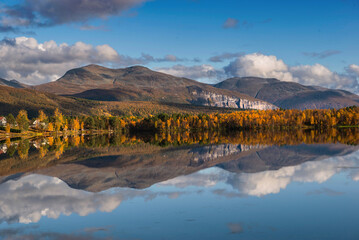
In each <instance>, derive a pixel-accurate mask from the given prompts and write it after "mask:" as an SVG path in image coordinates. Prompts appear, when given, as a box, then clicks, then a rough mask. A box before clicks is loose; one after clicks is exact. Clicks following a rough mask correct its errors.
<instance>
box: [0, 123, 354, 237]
mask: <svg viewBox="0 0 359 240" xmlns="http://www.w3.org/2000/svg"><path fill="white" fill-rule="evenodd" d="M357 131H358V130H357V129H342V130H334V131H332V132H330V133H328V132H326V133H318V132H313V131H306V132H295V133H294V132H279V133H277V134H276V133H274V132H269V133H268V132H267V133H263V132H252V133H246V132H242V133H237V134H234V135H229V136H228V135H227V136H226V135H220V134H213V133H212V134H211V133H202V135H201V136H198V135H188V136H182V135H180V134H178V135H176V136H159V135H156V136H153V137H152V136H148V135H147V136H143V137H139V136H131V137H126V136H116V135H106V136H104V135H101V136H75V137H74V136H72V137H71V136H69V137H58V138H40V139H15V140H12V141H10V140H9V139H6V140H5V141H3V142H2V143H0V149H2V152H3V154H0V167H1V170H0V174H1V178H0V193H1V194H0V203H1V204H0V220H1V222H5V223H7V224H10V225H11V224H17V223H22V224H24V223H26V224H29V223H38V222H40V220H41V219H43V218H44V217H46V218H50V219H60V218H61V216H70V215H72V214H77V215H79V216H82V217H85V216H90V215H91V214H96V213H98V212H103V213H112V212H115V210H116V209H117V208H119V209H121V206H120V205H122V203H124V202H131V201H135V200H134V199H143V200H145V201H149V200H151V201H155V199H163V198H166V199H168V200H167V201H173V200H174V199H177V198H179V197H181V196H189V195H191V194H197V195H198V194H199V195H200V194H202V193H203V192H205V194H211V196H217V197H221V198H225V199H233V198H248V197H256V198H257V197H264V196H267V195H270V194H279V193H280V192H281V191H282V190H284V189H286V188H287V187H288V186H289V185H290V184H293V183H313V184H314V183H325V182H326V181H328V180H329V179H331V178H332V177H333V176H335V175H337V174H344V175H345V176H346V177H347V179H349V180H350V181H358V180H359V152H358V150H359V145H357V144H358V143H359V142H358V138H359V137H358V136H359V135H358V132H357ZM283 142H286V143H287V144H285V145H284V144H283ZM83 190H84V191H83ZM313 194H324V195H328V196H337V195H341V194H344V193H343V192H341V191H337V190H333V189H330V188H320V189H316V190H312V191H309V192H308V196H310V195H313ZM136 201H137V200H136ZM263 201H264V199H263ZM236 224H237V223H229V225H228V227H229V229H230V230H231V231H232V230H233V231H234V230H236V229H237V230H238V229H241V231H242V230H243V229H242V225H236ZM1 234H2V233H1V230H0V237H1ZM10 239H11V238H10ZM18 239H21V238H18ZM44 239H48V238H44ZM50 239H51V238H50ZM115 239H117V238H115Z"/></svg>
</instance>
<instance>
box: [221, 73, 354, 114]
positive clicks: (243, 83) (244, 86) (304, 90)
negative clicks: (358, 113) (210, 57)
mask: <svg viewBox="0 0 359 240" xmlns="http://www.w3.org/2000/svg"><path fill="white" fill-rule="evenodd" d="M214 87H217V88H220V89H228V90H233V91H237V92H240V93H243V94H248V95H249V96H252V97H255V98H258V99H262V100H264V101H267V102H269V103H272V104H274V105H276V106H278V107H281V108H286V109H292V108H295V109H314V108H317V109H326V108H342V107H347V106H353V105H357V106H359V96H358V95H355V94H353V93H350V92H348V91H344V90H335V89H327V88H321V87H316V86H304V85H301V84H298V83H294V82H283V81H279V80H277V79H273V78H268V79H266V78H256V77H243V78H230V79H227V80H225V81H223V82H220V83H218V84H215V85H214Z"/></svg>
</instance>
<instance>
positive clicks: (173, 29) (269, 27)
mask: <svg viewBox="0 0 359 240" xmlns="http://www.w3.org/2000/svg"><path fill="white" fill-rule="evenodd" d="M38 2H40V1H39V0H11V1H9V0H5V1H3V4H2V6H1V7H2V8H3V9H4V10H9V9H11V10H14V9H16V11H17V14H11V12H10V13H8V12H7V11H2V13H0V16H1V17H2V18H1V19H2V21H1V23H2V26H3V27H4V26H7V27H11V28H12V29H13V30H10V31H9V30H5V31H2V32H0V35H1V36H0V37H1V38H2V39H4V38H10V39H12V38H17V37H27V38H34V39H36V41H37V42H38V44H41V43H44V42H46V41H50V40H53V41H55V42H56V43H57V44H58V45H60V44H62V43H67V44H68V45H70V46H71V45H73V44H75V43H76V42H79V41H80V42H83V43H86V44H91V45H92V46H93V47H96V46H98V45H104V44H106V45H109V46H110V47H111V48H112V49H114V50H115V51H116V52H117V53H118V54H119V55H121V56H122V59H123V56H126V57H130V58H137V60H138V58H140V57H141V54H149V55H151V56H152V57H154V58H158V59H160V58H164V56H166V55H174V56H176V59H177V60H176V61H173V59H172V61H165V60H164V59H162V60H161V61H137V62H135V63H136V64H142V65H146V66H148V67H150V68H152V69H157V70H162V71H167V72H169V73H174V71H171V70H172V67H173V66H176V65H180V66H182V67H192V66H201V65H209V66H211V67H213V69H212V70H213V72H212V73H211V75H210V76H209V77H208V76H207V75H205V74H204V75H203V76H200V77H198V76H197V78H198V79H202V80H204V81H219V80H223V79H224V78H226V77H230V75H228V72H225V71H224V70H223V67H226V66H228V65H229V64H230V63H231V62H233V61H235V60H236V58H227V59H223V61H222V62H211V61H209V58H210V57H213V56H215V55H221V54H223V53H231V54H234V53H240V54H238V55H237V57H238V56H240V55H242V56H243V55H248V54H254V53H256V54H258V56H275V57H276V58H277V60H282V61H283V62H284V63H285V65H286V66H287V67H289V68H290V67H293V66H305V65H308V66H315V64H320V65H321V66H323V67H325V68H326V69H328V70H330V71H331V72H332V73H335V74H338V76H339V75H343V74H345V76H346V77H348V76H349V75H350V77H351V78H352V79H353V78H354V77H353V76H354V75H355V77H356V79H355V80H353V81H351V84H354V85H355V84H357V76H356V75H359V68H356V67H357V66H358V65H359V58H358V55H359V47H358V42H359V27H358V26H359V2H358V1H355V0H325V1H324V0H318V1H309V0H305V1H279V0H270V1H268V0H255V1H254V0H252V1H249V0H248V1H246V0H241V1H238V0H237V1H235V0H222V1H214V0H207V1H205V0H152V1H146V0H106V1H99V0H95V1H93V2H100V3H101V2H102V3H104V4H109V6H110V7H109V8H104V9H102V10H101V9H100V10H98V12H96V11H97V10H96V9H98V8H94V7H93V6H91V7H89V8H88V12H86V10H81V7H83V5H81V4H84V3H83V2H84V1H83V0H75V1H69V0H64V1H63V2H64V4H63V5H65V4H67V3H66V2H68V6H65V7H68V9H70V10H69V11H70V12H71V14H73V15H74V16H79V17H74V19H69V18H71V16H70V17H69V16H67V18H66V19H65V17H64V19H62V15H61V14H59V15H58V16H56V17H52V16H49V15H46V14H48V13H47V12H46V10H47V9H50V8H51V7H53V8H54V10H55V11H56V12H57V13H58V12H60V13H61V11H64V15H66V10H63V9H56V8H57V7H64V6H59V4H57V5H56V4H53V3H54V2H56V1H55V0H44V1H41V2H45V3H46V4H47V5H46V9H45V10H44V9H41V6H37V4H36V3H38ZM26 4H27V5H26ZM14 5H18V6H22V8H21V10H19V9H20V8H18V7H17V8H14ZM60 5H61V4H60ZM113 6H115V7H113ZM116 6H117V8H116ZM24 9H25V10H24ZM77 9H78V10H77ZM114 9H115V11H113V10H114ZM84 11H85V12H84ZM29 12H31V13H32V14H34V15H35V16H36V21H35V20H34V19H30V20H29V18H28V17H27V15H28V14H29ZM26 14H27V15H26ZM9 18H10V19H11V21H5V20H6V19H9ZM4 19H5V20H4ZM14 19H15V20H16V21H17V20H19V19H22V20H23V21H25V20H26V21H27V22H25V23H21V24H17V23H16V21H15V20H14ZM229 19H231V21H232V24H231V25H230V26H229V27H227V28H225V27H224V24H225V22H226V21H229ZM49 22H51V23H50V24H48V23H49ZM44 23H47V26H41V24H43V25H44ZM45 25H46V24H45ZM84 28H91V29H92V30H83V29H84ZM1 50H3V49H1ZM258 56H257V57H258ZM194 59H196V61H194ZM69 61H71V59H69ZM76 63H77V64H79V65H82V64H83V65H85V64H88V63H91V59H82V60H81V61H76ZM94 63H98V64H102V65H108V66H112V67H123V66H127V65H132V64H133V61H132V62H131V61H130V62H129V61H126V62H123V61H122V62H121V61H120V62H119V61H114V60H111V61H109V60H108V59H107V60H103V61H102V60H99V59H97V60H96V61H95V62H94ZM238 64H242V65H243V63H242V62H240V63H238ZM242 65H241V66H242ZM69 66H71V67H72V66H75V64H70V65H69ZM350 66H351V67H350ZM8 68H9V66H7V68H6V69H8ZM63 69H65V68H63ZM183 69H184V68H183ZM183 69H182V71H183ZM348 69H351V70H350V71H349V73H348ZM192 70H193V69H192ZM259 70H260V71H259V73H258V76H262V77H266V76H271V73H263V72H262V73H261V69H259ZM301 70H303V69H301ZM62 71H64V70H62ZM276 71H277V70H276ZM280 71H283V69H282V70H280ZM2 72H3V74H2V75H5V76H2V77H4V78H5V77H12V76H13V77H16V76H19V78H23V79H24V81H26V80H28V81H33V82H35V83H36V79H34V77H30V78H29V77H28V75H26V74H29V72H28V71H22V70H21V69H16V70H14V72H16V73H19V74H18V75H16V74H9V72H8V71H4V70H3V71H1V67H0V73H2ZM188 72H189V71H188ZM234 72H237V73H238V74H237V75H239V73H241V74H251V73H255V72H251V71H249V72H248V71H247V72H246V71H239V70H237V69H236V70H235V71H232V75H233V73H234ZM290 72H291V74H292V75H293V77H292V79H289V78H287V79H286V78H284V79H281V80H293V79H296V80H294V81H298V82H301V83H305V84H312V83H313V84H314V83H315V81H314V80H310V81H309V80H308V79H307V80H302V79H299V78H298V77H296V76H294V75H295V74H293V73H292V70H290ZM40 73H41V74H42V80H39V82H41V81H48V80H49V79H51V77H48V76H47V77H44V76H45V75H51V73H49V72H47V73H45V72H44V73H42V72H41V71H40ZM175 73H176V74H177V75H181V74H182V75H184V76H185V77H191V76H192V75H191V74H187V75H186V74H184V73H181V72H180V71H176V72H175ZM306 73H307V72H306ZM61 74H63V73H60V72H56V73H54V74H53V78H55V77H57V76H60V75H61ZM234 75H235V74H234ZM297 75H298V74H297ZM302 75H303V73H301V74H300V76H302ZM304 75H305V74H304ZM193 76H195V75H193ZM213 76H215V77H213ZM326 76H327V75H326ZM274 77H277V75H276V74H274ZM339 77H341V76H339ZM334 78H335V77H334ZM334 78H333V79H334ZM298 79H299V80H298ZM19 80H21V79H19ZM51 80H53V79H51ZM333 81H339V80H338V79H336V80H332V82H333ZM343 81H344V80H343ZM322 82H325V81H319V82H318V85H323V84H322ZM344 82H346V81H344ZM342 85H343V84H339V86H337V85H336V84H332V85H330V84H328V83H326V84H324V85H323V86H328V87H343V86H342ZM354 85H353V86H354ZM353 86H352V87H353ZM354 87H356V85H355V86H354Z"/></svg>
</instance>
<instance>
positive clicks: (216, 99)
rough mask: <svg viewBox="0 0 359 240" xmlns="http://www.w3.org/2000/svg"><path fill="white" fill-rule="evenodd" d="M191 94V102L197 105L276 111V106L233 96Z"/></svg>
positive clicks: (210, 93)
mask: <svg viewBox="0 0 359 240" xmlns="http://www.w3.org/2000/svg"><path fill="white" fill-rule="evenodd" d="M191 94H192V96H193V97H194V98H193V100H192V101H191V102H192V103H193V104H197V105H203V106H210V107H224V108H241V109H258V110H269V109H277V107H276V106H274V105H272V104H270V103H267V102H264V101H260V100H258V101H255V100H254V101H253V100H248V99H242V98H238V97H234V96H228V95H222V94H217V93H213V92H207V91H201V90H200V89H192V91H191Z"/></svg>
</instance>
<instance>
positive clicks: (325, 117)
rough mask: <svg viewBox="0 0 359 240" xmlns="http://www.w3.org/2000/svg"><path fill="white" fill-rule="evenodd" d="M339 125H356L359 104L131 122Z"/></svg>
mask: <svg viewBox="0 0 359 240" xmlns="http://www.w3.org/2000/svg"><path fill="white" fill-rule="evenodd" d="M338 126H359V108H358V107H355V106H354V107H347V108H342V109H339V110H336V109H327V110H295V109H293V110H283V109H278V110H251V111H237V112H233V113H222V114H199V115H189V114H172V115H167V114H159V115H156V116H151V117H147V118H144V119H139V120H137V121H136V122H135V123H133V122H131V123H130V127H131V128H133V129H137V130H153V129H154V130H156V131H160V132H163V131H167V132H168V131H169V132H173V131H182V130H188V129H199V130H206V129H219V130H243V129H245V130H250V129H293V128H313V129H324V128H331V127H338Z"/></svg>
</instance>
